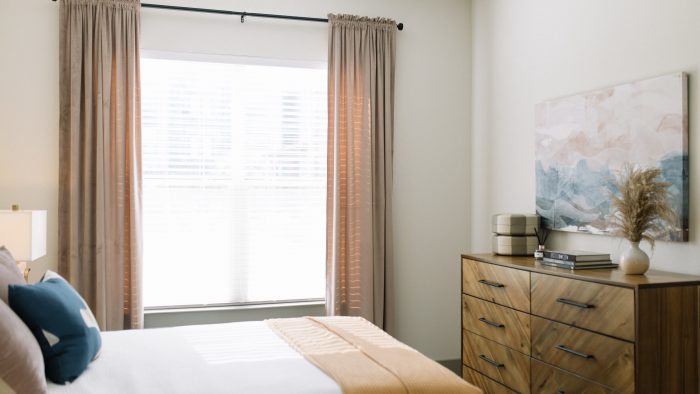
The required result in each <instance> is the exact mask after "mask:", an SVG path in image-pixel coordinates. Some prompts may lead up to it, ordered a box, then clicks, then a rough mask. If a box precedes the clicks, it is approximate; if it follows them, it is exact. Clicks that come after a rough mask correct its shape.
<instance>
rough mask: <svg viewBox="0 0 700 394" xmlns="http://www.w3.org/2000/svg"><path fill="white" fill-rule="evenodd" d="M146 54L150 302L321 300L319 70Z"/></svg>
mask: <svg viewBox="0 0 700 394" xmlns="http://www.w3.org/2000/svg"><path fill="white" fill-rule="evenodd" d="M247 63H248V64H237V63H235V61H223V62H222V61H221V59H217V61H200V60H173V59H160V58H143V59H142V61H141V84H142V157H143V202H144V214H143V224H144V304H145V306H146V307H163V306H188V305H212V304H231V303H251V302H253V303H254V302H268V301H289V300H301V299H319V298H323V297H324V294H325V247H326V245H325V215H326V127H327V125H326V112H327V104H326V83H327V82H326V81H327V80H326V70H325V69H321V68H308V67H297V66H279V65H265V64H250V61H248V62H247Z"/></svg>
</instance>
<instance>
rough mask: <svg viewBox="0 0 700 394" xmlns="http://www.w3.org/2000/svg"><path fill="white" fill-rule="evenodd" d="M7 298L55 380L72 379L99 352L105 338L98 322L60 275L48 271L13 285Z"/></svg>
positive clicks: (47, 371) (47, 374) (52, 378)
mask: <svg viewBox="0 0 700 394" xmlns="http://www.w3.org/2000/svg"><path fill="white" fill-rule="evenodd" d="M8 299H9V304H10V307H11V308H12V309H13V310H14V311H15V313H16V314H17V315H18V316H19V317H20V318H21V319H22V320H23V321H24V323H25V324H26V325H27V327H29V329H30V330H31V332H32V334H34V337H36V339H37V341H38V342H39V347H40V348H41V352H42V354H43V356H44V365H45V369H46V376H47V377H48V378H49V379H51V380H52V381H54V382H56V383H61V384H63V383H66V382H72V381H73V380H75V379H76V378H77V377H78V376H80V374H82V373H83V371H85V369H86V368H87V366H88V364H90V361H92V360H93V359H95V357H96V356H97V355H98V353H99V351H100V347H101V346H102V339H101V338H100V329H99V327H98V326H97V321H96V320H95V317H94V316H93V314H92V312H91V311H90V308H88V306H87V304H86V303H85V301H84V300H83V299H82V298H81V297H80V295H79V294H78V293H77V292H76V291H75V290H74V289H73V288H72V287H71V286H70V284H69V283H68V282H66V280H65V279H63V278H61V277H60V276H59V275H58V274H56V273H54V272H51V271H48V272H47V273H46V275H44V278H43V279H42V281H41V282H39V283H37V284H35V285H10V286H9V291H8Z"/></svg>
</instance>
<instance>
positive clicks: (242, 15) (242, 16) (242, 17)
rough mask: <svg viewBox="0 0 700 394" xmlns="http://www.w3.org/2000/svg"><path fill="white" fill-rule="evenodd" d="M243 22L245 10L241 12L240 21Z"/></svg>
mask: <svg viewBox="0 0 700 394" xmlns="http://www.w3.org/2000/svg"><path fill="white" fill-rule="evenodd" d="M244 22H245V11H244V12H243V13H242V14H241V23H244Z"/></svg>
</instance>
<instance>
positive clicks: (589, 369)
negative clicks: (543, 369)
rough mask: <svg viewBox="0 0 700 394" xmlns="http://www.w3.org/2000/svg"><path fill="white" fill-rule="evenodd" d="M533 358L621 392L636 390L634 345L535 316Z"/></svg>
mask: <svg viewBox="0 0 700 394" xmlns="http://www.w3.org/2000/svg"><path fill="white" fill-rule="evenodd" d="M532 357H534V358H537V359H539V360H542V361H545V362H547V363H549V364H552V365H554V366H557V367H559V368H562V369H564V370H567V371H571V372H573V373H575V374H577V375H580V376H582V377H585V378H588V379H591V380H593V381H596V382H598V383H601V384H603V385H605V386H609V387H612V388H614V389H615V390H619V391H622V392H634V344H632V343H628V342H625V341H622V340H620V339H615V338H610V337H607V336H605V335H600V334H595V333H592V332H590V331H586V330H582V329H580V328H575V327H571V326H567V325H565V324H561V323H557V322H553V321H550V320H547V319H543V318H540V317H536V316H533V317H532Z"/></svg>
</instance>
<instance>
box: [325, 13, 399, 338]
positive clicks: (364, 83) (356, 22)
mask: <svg viewBox="0 0 700 394" xmlns="http://www.w3.org/2000/svg"><path fill="white" fill-rule="evenodd" d="M328 17H329V26H330V30H329V40H328V41H329V43H328V45H329V48H328V97H329V101H328V193H327V198H328V201H327V210H328V214H327V226H326V233H327V248H326V275H327V289H326V303H327V304H326V305H327V307H326V308H327V312H328V314H329V315H351V316H362V317H364V318H366V319H368V320H370V321H372V322H373V323H375V324H376V325H378V326H379V327H382V328H384V329H385V330H387V331H391V329H392V327H391V324H392V316H391V313H392V297H391V295H392V293H393V285H392V263H393V261H392V260H393V250H392V224H391V189H392V156H393V132H394V68H395V59H396V56H395V53H396V49H395V41H396V23H395V22H394V21H392V20H388V19H370V18H365V17H357V16H350V15H329V16H328Z"/></svg>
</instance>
